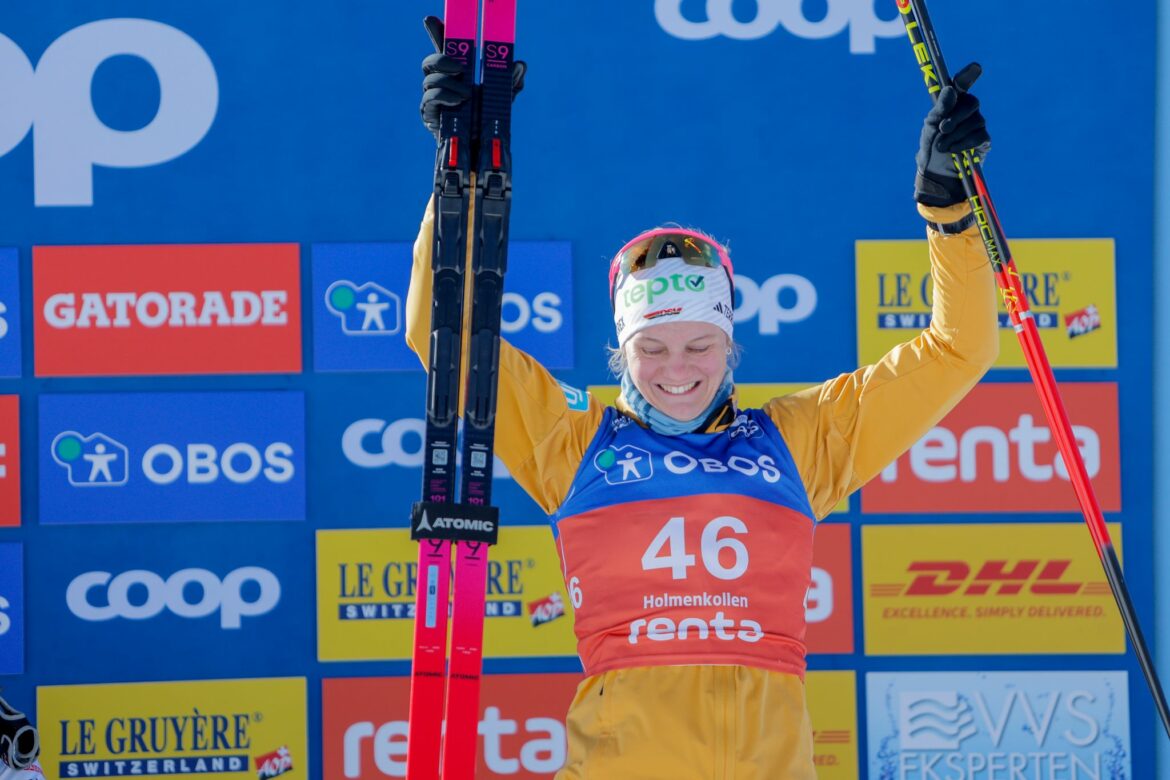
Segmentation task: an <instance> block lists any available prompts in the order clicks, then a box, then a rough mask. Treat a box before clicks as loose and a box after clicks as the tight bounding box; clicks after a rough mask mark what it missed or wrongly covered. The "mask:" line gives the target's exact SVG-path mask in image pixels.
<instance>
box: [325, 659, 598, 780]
mask: <svg viewBox="0 0 1170 780" xmlns="http://www.w3.org/2000/svg"><path fill="white" fill-rule="evenodd" d="M482 680H483V687H482V689H481V692H480V713H481V714H480V722H479V765H478V769H477V771H476V774H475V776H476V777H479V778H485V779H488V778H503V777H508V778H516V779H517V780H536V779H537V778H551V777H552V776H553V775H554V774H555V773H556V771H557V770H558V769H560V768H561V766H562V765H563V764H564V762H565V753H566V750H567V747H566V744H567V743H566V738H565V713H566V712H568V710H569V704H570V702H572V700H573V694H574V693H575V692H576V690H577V684H578V683H580V682H581V675H579V674H505V675H485V676H484V677H483V678H482ZM322 686H323V687H322V710H323V712H322V721H323V739H324V746H323V760H324V764H325V777H336V778H343V777H344V778H356V779H357V780H382V779H383V778H387V777H406V734H407V722H406V717H407V712H408V711H409V709H410V678H408V677H374V678H361V679H342V680H324V681H323V683H322Z"/></svg>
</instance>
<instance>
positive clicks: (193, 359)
mask: <svg viewBox="0 0 1170 780" xmlns="http://www.w3.org/2000/svg"><path fill="white" fill-rule="evenodd" d="M299 254H300V249H299V247H298V246H297V245H295V244H208V245H202V246H201V245H172V246H165V245H157V246H149V245H141V246H54V247H35V248H34V249H33V297H34V299H35V302H36V304H35V311H36V312H37V317H36V322H35V336H36V339H35V341H36V361H35V362H36V374H37V376H119V375H143V374H235V373H295V372H299V371H300V370H301V332H300V331H301V327H300V324H301V323H300V309H301V306H300V263H299Z"/></svg>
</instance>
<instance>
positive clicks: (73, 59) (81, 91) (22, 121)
mask: <svg viewBox="0 0 1170 780" xmlns="http://www.w3.org/2000/svg"><path fill="white" fill-rule="evenodd" d="M123 55H129V56H132V57H137V58H139V59H141V60H144V61H145V62H146V63H147V64H148V65H149V66H150V67H151V69H152V70H153V71H154V75H155V77H156V78H157V79H158V85H159V93H160V94H161V96H162V98H161V99H160V100H159V104H158V111H157V112H156V114H155V116H154V118H153V119H151V121H150V122H149V123H147V124H146V126H144V127H141V128H139V129H137V130H131V131H125V130H120V129H115V128H113V127H110V126H108V125H107V124H105V123H104V122H103V121H102V120H101V118H100V117H99V116H98V113H97V111H96V110H95V108H94V105H93V101H92V97H91V85H92V83H93V77H94V74H95V73H96V72H97V70H98V68H99V67H100V66H101V64H102V63H103V62H105V61H106V60H108V59H110V58H111V57H118V56H123ZM0 73H3V74H4V80H5V89H6V94H7V97H8V99H7V100H5V105H6V106H8V110H6V111H5V112H4V116H3V117H0V155H5V154H7V153H8V152H10V151H11V150H12V149H13V148H15V147H16V145H17V144H19V143H20V142H21V141H22V140H23V139H24V137H25V136H26V135H27V134H28V131H29V129H30V128H32V131H33V140H34V143H33V173H34V181H35V190H36V195H35V202H36V205H38V206H91V205H93V168H94V166H96V165H101V166H105V167H109V168H141V167H144V166H148V165H157V164H158V163H163V162H166V161H168V160H172V159H174V158H176V157H178V156H180V155H182V154H184V153H186V152H187V151H189V150H190V149H191V148H192V147H194V146H195V145H196V144H198V143H199V142H200V141H201V140H202V139H203V137H204V135H206V133H207V131H208V129H210V127H211V123H212V121H213V120H214V119H215V114H216V110H217V108H218V104H219V82H218V79H217V78H216V74H215V67H214V66H213V65H212V64H211V60H210V59H209V58H208V56H207V52H205V51H204V50H203V48H202V47H201V46H200V45H199V44H198V43H196V42H195V40H193V39H192V38H191V37H190V36H189V35H187V34H186V33H184V32H182V31H180V30H176V29H175V28H174V27H170V26H168V25H165V24H160V23H159V22H154V21H150V20H148V19H103V20H100V21H96V22H90V23H89V24H84V25H82V26H80V27H77V28H75V29H73V30H70V31H69V32H67V33H65V34H64V35H62V36H61V37H60V38H58V39H57V40H55V41H53V42H52V43H51V44H50V45H49V47H48V48H47V49H45V51H44V53H43V54H42V55H41V58H40V61H39V62H38V63H37V67H36V70H35V72H34V70H33V66H32V63H31V62H29V60H28V58H27V57H26V56H25V54H24V52H23V51H21V49H20V47H19V46H17V45H16V44H15V43H13V42H12V41H11V40H10V39H9V38H5V37H3V36H0Z"/></svg>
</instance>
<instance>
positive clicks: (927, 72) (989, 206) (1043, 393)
mask: <svg viewBox="0 0 1170 780" xmlns="http://www.w3.org/2000/svg"><path fill="white" fill-rule="evenodd" d="M895 2H896V3H897V6H898V10H899V11H900V12H901V16H902V21H903V22H904V23H905V25H906V34H907V35H908V36H909V37H910V44H911V45H912V46H913V48H914V54H915V57H916V58H917V60H918V65H919V68H920V70H921V71H922V76H923V80H924V82H925V84H926V89H927V91H928V92H929V93H930V95H931V98H936V97H937V96H938V93H939V92H940V91H941V90H942V88H943V87H946V86H950V84H951V77H950V73H949V72H948V71H947V66H946V63H945V62H944V61H943V56H942V49H941V48H940V47H939V45H938V39H937V38H936V37H935V33H934V25H932V24H931V22H930V16H929V15H928V14H927V11H926V0H895ZM953 157H954V159H955V168H956V170H957V171H958V173H959V178H960V180H961V181H962V182H963V188H964V190H966V193H967V199H968V200H969V201H970V202H971V208H972V210H973V211H974V214H975V220H976V223H977V224H978V226H979V232H980V235H981V237H982V239H983V247H984V249H986V250H987V259H988V260H990V261H991V267H992V269H993V270H994V271H995V280H996V283H997V284H998V285H999V291H1000V296H1001V297H1002V298H1003V303H1004V307H1005V308H1006V309H1007V313H1008V316H1009V317H1010V318H1011V323H1012V327H1013V328H1014V329H1015V331H1016V336H1017V337H1018V338H1019V341H1020V346H1021V347H1022V348H1023V350H1024V357H1025V359H1026V360H1027V363H1028V371H1029V372H1030V373H1031V374H1032V382H1033V384H1035V386H1036V392H1037V393H1038V394H1039V395H1040V401H1041V402H1042V403H1043V405H1044V415H1045V416H1046V417H1047V418H1048V427H1049V428H1050V429H1051V430H1052V433H1053V436H1054V437H1055V438H1056V442H1057V445H1058V446H1059V447H1060V454H1061V456H1062V457H1063V458H1064V462H1065V464H1066V465H1067V466H1068V473H1069V477H1070V479H1071V482H1072V486H1073V490H1074V491H1075V492H1076V496H1077V502H1078V503H1079V504H1080V505H1081V512H1083V513H1084V516H1085V523H1086V525H1088V527H1089V534H1090V535H1091V536H1092V537H1093V544H1094V545H1095V546H1096V548H1097V555H1098V556H1099V557H1100V558H1101V565H1102V566H1103V567H1104V568H1105V576H1106V578H1107V579H1108V580H1109V587H1110V589H1111V590H1112V591H1113V597H1114V599H1116V600H1117V607H1118V609H1120V610H1121V619H1122V621H1123V622H1124V623H1125V630H1126V633H1127V634H1128V635H1129V640H1130V643H1131V644H1133V648H1134V651H1135V652H1136V653H1137V657H1138V663H1139V664H1141V667H1142V673H1143V674H1144V675H1145V678H1146V683H1147V684H1148V685H1149V687H1150V693H1151V694H1152V695H1153V697H1154V705H1155V707H1157V710H1158V715H1159V716H1161V718H1162V726H1163V727H1164V728H1165V729H1166V733H1167V735H1168V736H1170V708H1168V707H1167V705H1166V694H1165V693H1163V691H1162V684H1161V682H1159V681H1158V672H1157V670H1156V669H1155V668H1154V662H1153V659H1152V657H1151V656H1150V650H1149V648H1148V647H1147V646H1146V640H1145V637H1144V636H1143V635H1142V629H1141V625H1140V624H1139V623H1138V618H1137V612H1136V611H1135V610H1134V608H1133V601H1132V600H1131V599H1130V597H1129V589H1128V588H1127V587H1126V585H1125V576H1124V575H1123V574H1122V572H1121V563H1120V561H1119V560H1118V558H1117V552H1116V551H1115V550H1114V549H1113V540H1112V539H1111V538H1110V536H1109V528H1108V526H1106V525H1105V517H1104V515H1103V514H1102V513H1101V505H1100V504H1099V503H1098V502H1097V495H1096V493H1094V492H1093V485H1092V483H1091V482H1090V481H1089V474H1088V471H1086V469H1085V462H1084V459H1083V458H1082V457H1081V452H1080V450H1079V449H1078V448H1077V444H1076V437H1075V436H1074V435H1073V431H1072V425H1071V424H1070V422H1069V419H1068V412H1067V411H1066V410H1065V407H1064V401H1063V400H1062V399H1061V397H1060V391H1059V390H1058V389H1057V386H1056V378H1055V377H1054V376H1053V374H1052V366H1051V365H1050V364H1049V362H1048V355H1047V354H1046V353H1045V351H1044V345H1043V343H1042V342H1041V341H1040V331H1039V330H1038V329H1037V327H1036V321H1035V319H1034V318H1033V316H1032V311H1031V308H1030V306H1029V304H1028V297H1027V295H1025V294H1024V287H1023V283H1022V281H1021V279H1020V273H1019V271H1017V270H1016V263H1015V260H1013V259H1012V253H1011V250H1010V249H1009V248H1008V243H1007V237H1006V236H1005V235H1004V232H1003V226H1002V225H1001V224H1000V221H999V216H998V215H997V214H996V212H995V205H994V204H993V203H992V202H991V194H990V192H989V191H988V188H987V180H986V179H985V178H984V176H983V166H982V162H981V160H980V158H979V155H978V154H977V153H976V152H975V151H973V150H972V151H968V152H963V153H962V154H957V155H953Z"/></svg>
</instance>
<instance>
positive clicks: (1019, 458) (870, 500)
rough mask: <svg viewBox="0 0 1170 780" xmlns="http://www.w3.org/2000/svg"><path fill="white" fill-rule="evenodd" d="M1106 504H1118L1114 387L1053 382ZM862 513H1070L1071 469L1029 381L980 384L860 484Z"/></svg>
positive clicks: (1114, 506)
mask: <svg viewBox="0 0 1170 780" xmlns="http://www.w3.org/2000/svg"><path fill="white" fill-rule="evenodd" d="M1060 390H1061V395H1062V396H1063V398H1064V400H1065V403H1066V406H1067V408H1068V412H1069V417H1070V419H1071V420H1072V424H1073V434H1074V436H1075V437H1076V440H1077V446H1078V449H1079V450H1080V453H1081V458H1082V459H1083V461H1084V464H1085V470H1086V471H1087V473H1088V475H1089V477H1090V478H1092V480H1093V486H1094V488H1095V489H1096V491H1097V495H1098V498H1099V499H1100V501H1101V508H1102V509H1103V510H1105V511H1119V510H1120V509H1121V466H1120V436H1119V431H1118V414H1117V386H1116V385H1115V384H1107V383H1066V384H1062V385H1061V387H1060ZM861 506H862V510H863V511H865V512H923V513H926V512H1052V511H1076V510H1077V508H1078V505H1077V503H1076V496H1075V494H1074V493H1073V490H1072V488H1071V487H1070V485H1069V469H1068V466H1067V464H1065V462H1064V458H1063V456H1062V455H1061V454H1060V452H1059V450H1058V448H1057V445H1056V441H1055V439H1054V437H1053V435H1052V433H1051V431H1050V430H1049V428H1048V426H1047V425H1046V422H1045V418H1044V416H1043V412H1042V410H1041V408H1040V401H1039V399H1038V398H1037V396H1036V391H1035V389H1034V388H1033V387H1032V385H1030V384H994V385H978V386H976V387H975V389H974V390H972V391H971V393H970V394H969V395H968V396H967V397H966V398H965V399H963V401H961V402H960V403H959V405H958V406H957V407H956V408H955V409H954V410H953V411H952V412H951V413H950V414H949V415H947V417H945V418H944V419H943V420H942V422H940V423H939V424H938V425H937V426H935V427H934V428H932V429H930V431H928V432H927V433H926V435H925V436H923V437H922V438H921V439H920V440H919V441H918V442H917V443H915V444H914V445H913V446H912V447H911V448H910V450H909V452H907V453H906V454H905V455H903V456H902V457H900V458H898V459H897V460H896V461H895V462H893V463H891V464H890V465H889V466H888V467H886V469H885V470H883V471H882V472H881V474H880V476H879V477H878V478H876V479H874V480H873V481H871V482H870V483H869V484H868V485H866V486H865V487H864V488H863V489H862V492H861Z"/></svg>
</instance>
